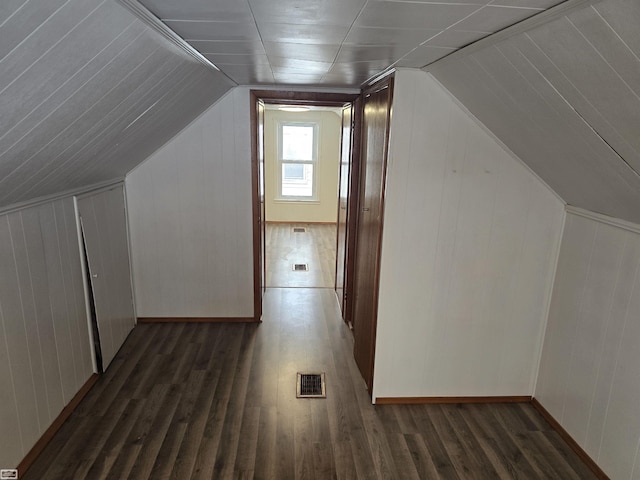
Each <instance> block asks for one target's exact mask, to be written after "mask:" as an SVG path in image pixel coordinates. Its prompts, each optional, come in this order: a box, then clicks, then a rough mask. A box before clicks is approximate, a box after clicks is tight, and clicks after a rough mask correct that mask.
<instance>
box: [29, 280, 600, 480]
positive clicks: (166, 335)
mask: <svg viewBox="0 0 640 480" xmlns="http://www.w3.org/2000/svg"><path fill="white" fill-rule="evenodd" d="M264 319H265V320H264V322H263V323H262V324H260V325H255V324H231V323H227V324H221V323H217V324H215V323H214V324H184V323H183V324H141V325H138V326H137V327H136V328H135V329H134V331H133V333H132V334H131V335H130V337H129V338H128V339H127V341H126V343H125V345H124V346H123V348H122V349H121V350H120V352H119V353H118V355H117V356H116V359H115V360H114V362H113V364H112V365H111V367H110V369H109V370H108V371H107V373H106V374H104V375H103V376H102V378H101V379H100V380H99V381H98V382H97V383H96V385H95V386H94V388H93V389H92V390H91V391H90V392H89V394H88V395H87V397H86V398H85V399H84V400H83V402H82V403H81V405H80V407H79V408H78V409H77V410H76V412H75V413H74V414H73V415H72V416H71V418H70V419H69V420H68V421H67V422H66V423H65V425H64V426H63V427H62V429H61V430H60V431H59V432H58V434H57V435H56V436H55V437H54V439H53V440H52V442H51V443H50V444H49V446H48V447H47V448H46V449H45V451H44V453H43V454H42V455H41V456H40V458H39V459H38V460H37V461H36V462H35V464H34V465H33V466H32V467H31V469H30V470H29V471H28V472H27V473H26V475H24V476H21V478H23V479H27V480H29V479H31V480H35V479H44V478H46V479H48V480H53V479H70V478H77V479H81V478H91V479H96V478H116V479H125V478H130V479H145V478H153V479H161V478H176V479H188V478H207V479H209V478H215V479H220V478H229V479H231V478H273V479H294V478H317V479H323V480H324V479H327V478H344V479H352V478H362V479H365V478H371V479H375V478H378V479H388V478H398V479H403V480H404V479H430V478H447V479H455V478H461V479H467V478H478V479H483V478H527V479H533V478H575V479H578V478H579V479H588V478H594V477H593V476H592V475H591V473H590V472H589V471H588V470H587V468H586V467H585V466H584V465H583V464H582V463H581V461H580V460H579V459H578V458H577V457H576V456H575V455H574V454H573V452H572V451H571V450H569V448H568V447H567V446H566V444H564V443H563V441H562V440H561V439H560V438H559V437H558V435H557V434H556V433H555V432H554V431H553V430H551V428H550V427H549V425H548V424H546V423H545V422H544V420H542V418H541V417H540V416H539V415H538V414H537V413H536V412H535V411H534V410H533V408H532V407H531V406H530V405H528V404H511V405H507V404H505V405H442V406H440V405H402V406H372V405H371V404H370V399H369V396H368V394H367V392H366V390H365V386H364V382H363V380H362V379H361V377H360V375H359V373H358V371H357V368H356V366H355V363H354V361H353V358H352V354H351V348H352V335H351V332H350V331H349V330H348V328H347V327H346V326H345V324H344V323H343V322H342V321H341V320H340V318H339V312H338V306H337V303H336V299H335V294H334V292H333V291H332V290H330V289H318V288H316V289H302V288H297V289H268V291H267V293H266V296H265V316H264ZM298 371H324V372H326V379H327V398H326V399H296V395H295V390H296V372H298Z"/></svg>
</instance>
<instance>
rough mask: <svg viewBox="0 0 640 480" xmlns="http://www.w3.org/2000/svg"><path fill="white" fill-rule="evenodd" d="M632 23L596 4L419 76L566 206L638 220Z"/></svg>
mask: <svg viewBox="0 0 640 480" xmlns="http://www.w3.org/2000/svg"><path fill="white" fill-rule="evenodd" d="M639 25H640V2H638V1H637V0H605V1H601V2H595V3H594V4H593V5H591V6H586V7H584V8H579V9H576V10H574V11H571V12H569V13H568V14H567V15H564V16H561V17H560V18H557V19H555V20H553V21H551V22H547V23H544V24H542V25H540V26H538V27H536V28H533V29H531V30H528V31H526V32H524V33H520V34H518V35H515V36H512V37H510V38H508V39H506V40H504V41H502V42H499V43H495V44H492V45H490V46H487V47H486V48H481V49H478V50H475V51H471V52H468V53H465V54H462V52H461V54H458V55H457V58H455V56H452V57H450V58H449V59H447V60H444V61H442V62H439V63H437V64H434V65H433V66H431V67H428V68H427V70H428V71H431V73H432V74H433V75H434V76H435V77H436V78H437V79H438V80H439V81H440V82H441V83H442V84H443V85H444V86H445V87H446V88H447V89H448V90H449V91H450V92H451V93H453V94H454V95H455V96H456V97H457V98H458V99H459V100H460V101H461V102H462V103H463V104H464V105H465V107H466V108H468V109H469V110H470V111H471V113H473V114H474V115H475V116H476V117H477V118H478V119H479V120H480V121H481V122H482V123H484V124H485V125H486V126H487V127H488V128H489V129H490V130H491V131H492V132H493V133H494V134H495V135H496V136H497V137H498V138H499V139H500V140H501V141H502V142H503V143H504V144H506V145H507V146H508V147H509V148H510V149H511V150H512V151H513V152H514V153H515V154H516V155H518V157H520V158H521V159H522V160H523V161H524V162H525V163H526V164H527V165H529V167H530V168H531V169H532V170H533V171H534V172H536V173H537V174H538V175H539V176H540V177H541V178H542V179H543V180H544V181H545V182H546V183H547V184H548V185H549V186H551V188H553V190H555V191H556V192H557V193H558V194H559V195H560V196H561V197H562V198H563V199H564V200H565V201H566V202H567V203H569V204H570V205H574V206H578V207H581V208H585V209H587V210H591V211H594V212H598V213H604V214H607V215H610V216H613V217H617V218H622V219H625V220H629V221H632V222H635V223H640V28H639V27H638V26H639ZM470 50H474V48H471V49H470Z"/></svg>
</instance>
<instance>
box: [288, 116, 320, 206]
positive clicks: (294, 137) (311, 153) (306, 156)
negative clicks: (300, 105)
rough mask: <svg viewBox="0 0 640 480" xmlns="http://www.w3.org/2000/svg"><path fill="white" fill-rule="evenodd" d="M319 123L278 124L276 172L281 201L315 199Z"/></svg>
mask: <svg viewBox="0 0 640 480" xmlns="http://www.w3.org/2000/svg"><path fill="white" fill-rule="evenodd" d="M317 162H318V124H317V123H297V122H282V123H279V124H278V165H279V168H278V171H279V176H278V180H279V182H278V183H279V193H280V199H281V200H294V201H295V200H298V201H299V200H316V199H317V195H316V192H317V188H316V184H317V181H316V177H317V175H316V173H317V168H316V167H317Z"/></svg>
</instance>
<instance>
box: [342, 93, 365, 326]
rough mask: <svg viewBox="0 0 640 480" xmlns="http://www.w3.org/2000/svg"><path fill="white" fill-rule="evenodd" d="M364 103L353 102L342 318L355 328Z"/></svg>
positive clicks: (358, 100)
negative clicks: (354, 302)
mask: <svg viewBox="0 0 640 480" xmlns="http://www.w3.org/2000/svg"><path fill="white" fill-rule="evenodd" d="M363 117H364V101H363V98H362V97H358V98H357V99H356V100H355V101H354V102H353V139H352V144H351V173H350V175H351V178H350V181H349V200H348V205H347V209H348V213H347V247H346V248H347V258H346V266H345V269H346V271H345V286H344V291H345V296H346V298H345V305H344V311H343V312H342V318H343V319H344V321H345V322H346V323H347V324H348V325H349V326H350V327H351V326H353V322H352V317H353V299H354V291H355V289H354V286H355V284H354V279H355V268H356V248H357V245H358V212H359V211H360V167H361V164H362V122H363Z"/></svg>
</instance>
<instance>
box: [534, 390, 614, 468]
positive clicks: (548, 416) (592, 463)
mask: <svg viewBox="0 0 640 480" xmlns="http://www.w3.org/2000/svg"><path fill="white" fill-rule="evenodd" d="M531 405H532V406H533V408H535V409H536V410H537V411H538V413H540V415H542V416H543V417H544V419H545V420H546V421H547V422H548V423H549V425H551V427H552V428H553V429H554V430H555V431H556V432H558V435H560V437H562V439H563V440H564V441H565V442H566V443H567V445H569V447H571V450H573V451H574V452H576V455H578V456H579V457H580V459H581V460H582V461H583V462H584V463H585V465H586V466H587V467H589V470H591V471H592V472H593V473H594V475H595V476H596V477H598V478H599V479H601V480H609V476H608V475H607V474H606V473H604V472H603V471H602V469H601V468H600V467H599V466H598V464H597V463H596V462H595V461H594V460H593V459H592V458H591V457H590V456H589V454H588V453H587V452H585V451H584V450H583V449H582V447H581V446H580V445H578V442H576V441H575V440H574V439H573V437H572V436H571V435H569V432H567V431H566V430H565V429H564V427H563V426H562V425H560V423H559V422H558V421H557V420H556V419H555V418H553V415H551V414H550V413H549V412H548V411H547V409H546V408H544V407H543V406H542V404H541V403H540V402H539V401H538V400H536V399H535V398H532V399H531Z"/></svg>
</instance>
